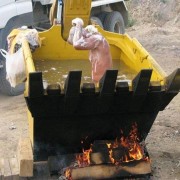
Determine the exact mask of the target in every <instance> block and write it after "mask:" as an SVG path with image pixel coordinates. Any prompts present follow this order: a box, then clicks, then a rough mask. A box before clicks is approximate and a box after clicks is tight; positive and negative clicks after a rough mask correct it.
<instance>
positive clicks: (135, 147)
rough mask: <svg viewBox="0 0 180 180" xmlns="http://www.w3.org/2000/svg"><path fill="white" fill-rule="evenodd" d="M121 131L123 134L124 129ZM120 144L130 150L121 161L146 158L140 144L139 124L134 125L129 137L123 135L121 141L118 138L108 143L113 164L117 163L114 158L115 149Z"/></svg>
mask: <svg viewBox="0 0 180 180" xmlns="http://www.w3.org/2000/svg"><path fill="white" fill-rule="evenodd" d="M121 133H122V134H123V131H122V130H121ZM120 146H121V147H124V148H125V149H126V150H127V151H128V154H125V155H124V156H123V157H122V159H120V160H119V161H121V162H129V161H133V160H141V159H143V158H144V151H143V149H142V147H141V145H140V144H139V138H138V130H137V124H135V125H133V126H132V130H131V131H130V134H129V136H128V137H126V138H125V137H121V139H120V141H118V140H117V139H116V140H115V142H114V143H108V144H107V147H108V149H109V157H110V160H111V162H112V163H113V164H116V163H117V162H116V160H115V159H114V158H113V149H115V148H117V147H120Z"/></svg>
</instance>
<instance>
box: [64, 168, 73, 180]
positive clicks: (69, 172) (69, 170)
mask: <svg viewBox="0 0 180 180" xmlns="http://www.w3.org/2000/svg"><path fill="white" fill-rule="evenodd" d="M65 177H66V179H68V180H72V178H71V169H70V168H67V169H66V171H65Z"/></svg>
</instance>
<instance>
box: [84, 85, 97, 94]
mask: <svg viewBox="0 0 180 180" xmlns="http://www.w3.org/2000/svg"><path fill="white" fill-rule="evenodd" d="M81 91H82V93H85V94H91V93H93V94H94V93H95V84H94V83H83V85H82V87H81Z"/></svg>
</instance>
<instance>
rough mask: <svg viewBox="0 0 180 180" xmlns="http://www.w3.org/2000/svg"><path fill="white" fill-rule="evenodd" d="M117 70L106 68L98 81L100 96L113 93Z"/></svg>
mask: <svg viewBox="0 0 180 180" xmlns="http://www.w3.org/2000/svg"><path fill="white" fill-rule="evenodd" d="M117 74H118V70H106V73H105V74H104V76H103V77H102V78H101V80H100V82H99V87H100V96H104V95H112V94H114V90H115V84H116V79H117Z"/></svg>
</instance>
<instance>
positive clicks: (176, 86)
mask: <svg viewBox="0 0 180 180" xmlns="http://www.w3.org/2000/svg"><path fill="white" fill-rule="evenodd" d="M166 82H167V91H168V92H177V93H178V92H179V90H180V68H178V69H176V70H175V71H174V72H173V73H172V74H170V75H169V76H168V77H167V78H166Z"/></svg>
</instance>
